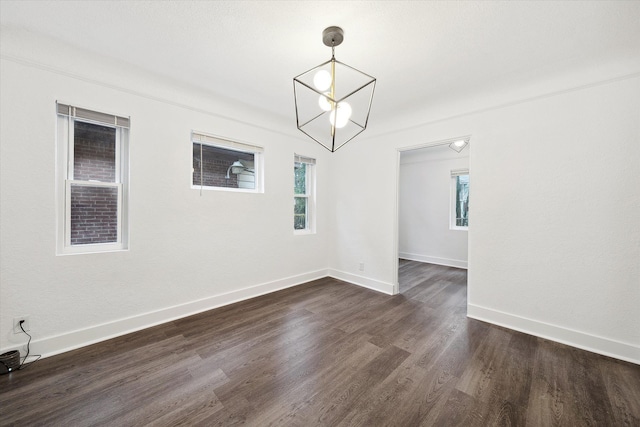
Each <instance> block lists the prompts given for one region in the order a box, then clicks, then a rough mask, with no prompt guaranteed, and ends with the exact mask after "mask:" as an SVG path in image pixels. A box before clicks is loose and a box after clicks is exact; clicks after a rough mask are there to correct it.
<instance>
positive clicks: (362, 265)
mask: <svg viewBox="0 0 640 427" xmlns="http://www.w3.org/2000/svg"><path fill="white" fill-rule="evenodd" d="M358 270H360V271H364V262H361V263H360V265H359V266H358Z"/></svg>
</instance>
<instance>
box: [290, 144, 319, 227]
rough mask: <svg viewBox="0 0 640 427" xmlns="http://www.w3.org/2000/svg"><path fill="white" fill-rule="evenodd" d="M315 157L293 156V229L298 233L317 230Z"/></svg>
mask: <svg viewBox="0 0 640 427" xmlns="http://www.w3.org/2000/svg"><path fill="white" fill-rule="evenodd" d="M315 165H316V161H315V159H312V158H310V157H305V156H301V155H299V154H295V155H294V157H293V230H294V232H295V233H297V234H304V233H313V232H315V216H316V215H315V213H316V198H315V176H316V175H315V174H316V172H315Z"/></svg>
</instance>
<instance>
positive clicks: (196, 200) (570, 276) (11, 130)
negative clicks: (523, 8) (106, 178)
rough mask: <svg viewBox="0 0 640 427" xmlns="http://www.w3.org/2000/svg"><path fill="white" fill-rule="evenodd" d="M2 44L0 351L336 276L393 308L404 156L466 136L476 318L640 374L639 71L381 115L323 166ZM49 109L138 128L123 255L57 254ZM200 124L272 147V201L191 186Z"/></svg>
mask: <svg viewBox="0 0 640 427" xmlns="http://www.w3.org/2000/svg"><path fill="white" fill-rule="evenodd" d="M1 40H2V61H1V64H0V66H1V67H2V68H1V69H0V76H1V79H0V92H1V94H2V97H1V100H0V102H1V105H0V121H1V126H0V141H1V145H0V235H1V237H2V239H1V242H0V260H1V265H0V351H6V350H7V349H10V348H16V347H19V346H21V345H22V344H23V343H24V340H23V339H22V337H20V336H16V335H13V334H12V333H11V329H12V327H11V324H12V319H13V317H15V316H22V315H30V318H31V328H32V332H33V334H34V338H35V340H34V346H33V350H34V351H35V352H37V353H44V354H53V353H55V352H59V351H63V350H65V349H68V348H73V347H75V346H78V345H83V344H87V343H90V342H92V341H95V340H100V339H105V338H107V337H109V336H113V335H117V334H121V333H124V332H127V331H130V330H135V329H139V328H143V327H145V326H148V325H151V324H154V323H159V322H162V321H166V320H168V319H171V318H173V317H178V316H182V315H185V314H188V313H191V312H196V311H201V310H205V309H208V308H211V307H214V306H216V305H219V304H223V303H226V302H229V301H232V300H235V299H239V298H245V297H248V296H252V295H257V294H259V293H261V292H268V291H271V290H273V289H277V288H280V287H284V286H289V285H293V284H295V283H299V282H302V281H306V280H309V279H311V278H314V277H320V276H323V275H325V274H327V273H329V274H331V275H333V276H335V277H338V278H343V279H346V280H350V281H353V282H355V283H359V284H361V285H363V286H367V287H371V288H375V289H378V290H380V291H383V292H387V293H392V292H393V291H394V286H395V285H396V281H397V254H398V234H397V231H398V227H397V212H398V208H397V198H398V167H399V166H398V149H400V148H404V147H410V146H416V145H420V144H424V143H426V142H432V141H439V140H444V139H448V138H451V137H455V136H460V135H471V136H472V142H471V144H470V146H469V156H470V165H471V169H472V171H473V172H472V179H473V183H472V191H473V196H472V197H473V211H472V215H473V217H472V218H473V220H472V222H471V224H470V228H469V269H470V271H469V308H468V311H469V315H470V316H473V317H476V318H481V319H485V320H488V321H491V322H494V323H498V324H502V325H505V326H507V327H511V328H515V329H519V330H523V331H526V332H529V333H533V334H535V335H540V336H545V337H548V338H551V339H555V340H558V341H563V342H567V343H570V344H572V345H575V346H579V347H583V348H588V349H591V350H594V351H597V352H600V353H604V354H610V355H613V356H615V357H619V358H621V359H625V360H631V361H634V362H636V363H640V327H638V325H640V310H637V307H638V306H639V305H640V262H639V261H640V228H639V225H638V224H639V223H638V215H637V213H638V208H639V204H640V182H639V176H640V175H639V174H638V169H637V166H638V164H639V160H640V158H639V157H640V97H639V96H638V94H639V93H640V75H639V74H638V73H637V70H630V71H629V73H631V72H636V74H635V75H633V76H632V77H627V78H620V79H617V80H612V81H609V82H603V83H601V84H592V85H588V86H584V87H582V88H579V89H576V90H569V91H561V92H556V93H555V94H553V95H545V96H542V95H543V94H544V93H545V92H544V91H545V86H544V84H543V83H540V85H539V88H540V96H537V97H534V98H531V99H530V100H528V101H524V102H520V103H511V104H506V106H504V107H501V108H486V109H485V110H482V111H480V112H477V113H470V114H461V115H459V116H457V117H454V118H452V119H443V120H439V121H437V122H433V123H430V124H429V123H428V124H424V125H417V124H416V125H415V126H414V127H412V128H409V129H406V130H404V131H400V132H396V133H393V134H386V135H381V136H378V137H375V136H367V135H375V131H376V124H375V120H376V116H375V102H374V110H373V112H372V119H371V124H370V126H369V128H370V129H369V130H367V132H365V133H364V134H363V135H361V136H360V137H358V138H357V139H356V140H354V141H352V142H350V143H349V144H347V145H346V146H345V147H344V148H342V149H341V150H340V151H338V152H337V153H335V154H333V155H329V154H328V153H326V152H325V151H324V150H323V149H322V148H321V147H319V146H318V145H317V144H314V143H313V142H312V141H310V140H308V139H305V138H304V137H302V136H299V137H292V136H291V135H289V134H286V135H285V134H281V133H277V132H274V131H273V127H274V125H273V124H271V123H272V122H273V121H274V120H276V119H275V118H274V117H271V116H268V115H265V114H256V112H255V111H253V110H252V109H251V108H249V107H246V106H242V105H238V103H234V102H232V101H229V100H224V99H219V98H216V97H212V96H210V94H202V93H199V92H197V91H194V90H193V88H189V87H184V86H181V85H180V84H178V83H176V82H169V81H164V80H163V79H161V78H159V77H154V78H150V77H149V76H148V75H146V74H143V73H140V72H139V71H138V70H135V69H133V68H132V67H130V66H128V65H127V64H115V63H108V62H106V61H102V59H99V58H96V57H94V56H92V55H91V54H88V53H86V52H76V51H74V50H72V49H70V48H67V47H62V46H56V45H55V43H54V42H53V41H51V40H39V41H37V42H34V41H33V40H32V39H31V38H30V37H27V36H24V35H21V36H20V37H15V36H12V35H11V34H7V33H6V32H3V33H2V37H1ZM566 81H572V79H566ZM575 81H584V79H575ZM287 95H288V94H285V95H283V96H287ZM56 100H60V101H63V102H68V103H71V104H77V105H80V106H85V107H89V108H93V109H96V110H102V111H106V112H112V113H117V114H121V115H130V116H131V118H132V130H131V136H130V140H131V211H130V214H131V216H130V218H131V247H130V250H129V251H126V252H117V253H109V254H93V255H75V256H56V255H55V240H54V239H55V191H54V178H55V170H54V165H55V139H54V138H55V112H54V103H55V101H56ZM487 107H491V106H490V105H487ZM461 111H462V112H463V111H466V110H464V109H463V110H461ZM192 129H196V130H200V131H209V132H212V133H216V134H219V135H222V136H227V137H232V138H237V139H240V140H245V141H249V142H253V143H256V144H262V145H264V146H265V164H266V172H265V181H266V184H265V193H264V194H259V195H255V194H238V193H228V192H215V191H209V192H205V193H204V194H203V196H202V197H200V196H199V193H198V191H195V190H191V189H190V186H189V176H190V169H191V158H190V152H191V148H190V143H189V140H188V135H189V132H190V131H191V130H192ZM368 132H369V134H368ZM294 152H298V153H299V154H303V155H308V156H311V157H316V158H317V159H318V168H317V169H318V181H317V188H318V206H319V207H320V211H319V212H318V223H317V229H318V233H317V234H316V235H305V236H294V235H293V232H292V218H291V216H292V215H291V210H292V209H291V196H292V188H291V183H292V171H291V160H292V156H293V153H294ZM361 263H363V264H364V269H363V271H360V269H359V266H360V264H361Z"/></svg>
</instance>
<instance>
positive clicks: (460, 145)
mask: <svg viewBox="0 0 640 427" xmlns="http://www.w3.org/2000/svg"><path fill="white" fill-rule="evenodd" d="M465 144H466V142H464V140H462V139H461V140H460V141H456V142H454V143H453V145H455V146H456V147H463V146H464V145H465Z"/></svg>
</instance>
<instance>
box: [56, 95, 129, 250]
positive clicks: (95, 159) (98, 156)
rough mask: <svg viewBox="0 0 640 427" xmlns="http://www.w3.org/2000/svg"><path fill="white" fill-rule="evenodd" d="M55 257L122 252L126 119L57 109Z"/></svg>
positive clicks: (125, 231) (125, 220)
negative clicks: (73, 254) (56, 237)
mask: <svg viewBox="0 0 640 427" xmlns="http://www.w3.org/2000/svg"><path fill="white" fill-rule="evenodd" d="M56 112H57V115H58V141H57V144H58V159H57V162H58V168H57V170H58V176H57V186H58V192H57V198H58V254H67V253H82V252H104V251H113V250H122V249H127V247H128V242H129V236H128V218H127V212H128V209H127V206H128V193H129V190H128V176H129V150H128V144H129V141H128V137H129V125H130V119H129V118H127V117H120V116H115V115H112V114H106V113H100V112H97V111H91V110H88V109H84V108H79V107H74V106H71V105H67V104H61V103H57V105H56Z"/></svg>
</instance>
